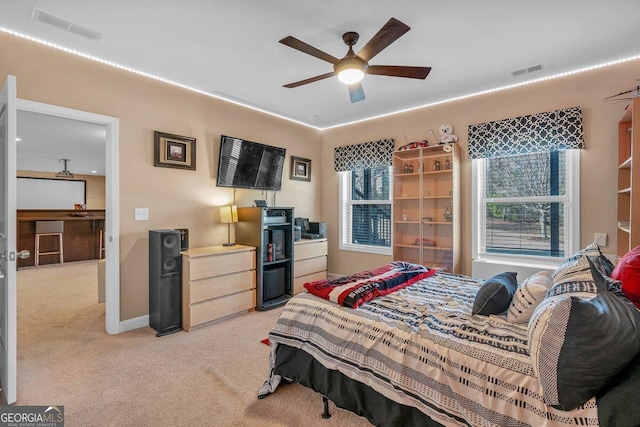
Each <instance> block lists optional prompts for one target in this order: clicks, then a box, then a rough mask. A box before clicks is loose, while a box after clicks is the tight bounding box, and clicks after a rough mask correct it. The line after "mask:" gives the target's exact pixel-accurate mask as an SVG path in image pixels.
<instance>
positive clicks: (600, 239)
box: [595, 233, 607, 246]
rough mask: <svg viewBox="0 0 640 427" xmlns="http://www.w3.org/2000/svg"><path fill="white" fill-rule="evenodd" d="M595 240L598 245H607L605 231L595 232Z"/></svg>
mask: <svg viewBox="0 0 640 427" xmlns="http://www.w3.org/2000/svg"><path fill="white" fill-rule="evenodd" d="M595 240H596V243H597V244H598V246H607V233H595Z"/></svg>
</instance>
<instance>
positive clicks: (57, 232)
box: [35, 221, 64, 268]
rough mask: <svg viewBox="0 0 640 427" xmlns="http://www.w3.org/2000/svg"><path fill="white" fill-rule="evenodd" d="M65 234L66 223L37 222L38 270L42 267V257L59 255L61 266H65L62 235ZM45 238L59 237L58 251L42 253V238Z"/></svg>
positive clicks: (36, 258) (36, 257)
mask: <svg viewBox="0 0 640 427" xmlns="http://www.w3.org/2000/svg"><path fill="white" fill-rule="evenodd" d="M63 232H64V221H36V235H35V237H36V254H35V263H36V268H38V267H39V266H40V256H42V255H58V256H59V257H60V266H62V265H64V246H63V244H62V233H63ZM44 236H57V237H58V250H57V251H51V252H40V238H41V237H44Z"/></svg>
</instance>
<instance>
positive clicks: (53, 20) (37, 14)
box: [31, 7, 102, 41]
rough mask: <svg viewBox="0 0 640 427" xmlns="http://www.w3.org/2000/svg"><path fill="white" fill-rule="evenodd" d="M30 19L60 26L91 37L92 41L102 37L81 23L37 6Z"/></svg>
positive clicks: (62, 28) (65, 29) (71, 31)
mask: <svg viewBox="0 0 640 427" xmlns="http://www.w3.org/2000/svg"><path fill="white" fill-rule="evenodd" d="M31 19H32V20H33V21H38V22H42V23H44V24H49V25H53V26H54V27H56V28H60V29H61V30H64V31H68V32H70V33H73V34H76V35H79V36H82V37H85V38H88V39H91V40H93V41H98V40H100V38H101V37H102V33H99V32H97V31H94V30H92V29H90V28H87V27H83V26H82V25H79V24H76V23H75V22H72V21H69V20H68V19H65V18H61V17H60V16H57V15H54V14H52V13H49V12H45V11H44V10H42V9H38V8H37V7H34V8H33V13H32V14H31Z"/></svg>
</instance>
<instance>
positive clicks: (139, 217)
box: [134, 208, 149, 221]
mask: <svg viewBox="0 0 640 427" xmlns="http://www.w3.org/2000/svg"><path fill="white" fill-rule="evenodd" d="M134 219H135V220H136V221H147V220H148V219H149V208H136V210H135V215H134Z"/></svg>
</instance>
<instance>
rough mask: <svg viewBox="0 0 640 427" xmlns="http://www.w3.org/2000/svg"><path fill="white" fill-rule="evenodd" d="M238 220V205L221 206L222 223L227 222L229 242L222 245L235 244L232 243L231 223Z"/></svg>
mask: <svg viewBox="0 0 640 427" xmlns="http://www.w3.org/2000/svg"><path fill="white" fill-rule="evenodd" d="M236 222H238V207H237V206H236V205H230V206H220V223H222V224H227V227H228V229H227V240H228V242H227V243H224V244H223V245H222V246H235V243H231V224H233V223H236Z"/></svg>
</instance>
